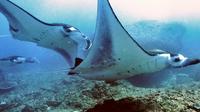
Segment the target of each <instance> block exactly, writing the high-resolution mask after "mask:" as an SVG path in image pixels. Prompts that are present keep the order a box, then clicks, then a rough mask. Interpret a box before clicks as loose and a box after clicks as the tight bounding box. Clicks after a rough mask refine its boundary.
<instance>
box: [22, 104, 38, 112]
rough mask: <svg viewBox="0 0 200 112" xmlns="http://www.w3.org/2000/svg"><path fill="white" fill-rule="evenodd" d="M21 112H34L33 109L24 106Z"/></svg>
mask: <svg viewBox="0 0 200 112" xmlns="http://www.w3.org/2000/svg"><path fill="white" fill-rule="evenodd" d="M21 112H35V110H34V108H33V107H31V106H28V105H26V106H25V107H24V108H23V109H22V111H21Z"/></svg>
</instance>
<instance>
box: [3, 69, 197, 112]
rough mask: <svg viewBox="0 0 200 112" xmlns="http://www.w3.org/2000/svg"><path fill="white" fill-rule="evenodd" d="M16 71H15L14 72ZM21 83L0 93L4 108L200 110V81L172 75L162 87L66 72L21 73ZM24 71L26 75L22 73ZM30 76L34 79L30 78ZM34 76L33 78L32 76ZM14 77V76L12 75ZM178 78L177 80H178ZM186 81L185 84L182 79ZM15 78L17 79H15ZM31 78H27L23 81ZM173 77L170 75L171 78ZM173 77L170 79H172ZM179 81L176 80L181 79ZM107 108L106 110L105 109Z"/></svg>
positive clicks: (39, 111)
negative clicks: (142, 85)
mask: <svg viewBox="0 0 200 112" xmlns="http://www.w3.org/2000/svg"><path fill="white" fill-rule="evenodd" d="M15 75H16V74H15ZM20 75H21V79H20V80H18V81H17V80H15V81H17V82H18V83H19V86H18V87H17V88H16V89H14V90H12V91H10V92H9V93H6V94H1V95H0V101H1V102H0V111H2V112H108V111H109V110H112V111H113V112H118V111H119V110H120V112H133V111H134V112H199V111H200V89H199V88H200V83H199V82H195V81H191V79H189V80H185V78H184V77H186V78H187V75H184V74H182V75H181V74H180V75H177V77H176V78H175V79H176V80H175V83H174V78H172V79H173V80H172V83H171V84H172V85H173V86H169V84H170V83H169V84H168V85H167V86H166V87H162V88H141V87H135V86H133V85H132V84H131V83H129V82H128V81H126V80H121V81H117V82H115V83H114V84H109V83H105V82H103V81H90V80H85V79H82V78H79V77H76V76H66V75H65V72H56V73H51V76H52V77H49V75H50V74H49V73H48V74H42V73H38V74H35V75H37V76H38V77H37V78H36V77H34V75H33V76H32V75H30V74H20ZM23 75H24V76H23ZM27 76H28V77H29V78H30V79H31V80H28V79H27ZM33 77H34V78H35V80H33V79H32V78H33ZM12 78H13V77H12ZM177 79H178V81H177ZM181 79H183V81H185V82H186V84H185V83H184V82H183V81H181ZM13 80H14V79H13ZM24 80H28V81H24ZM170 80H171V79H170ZM170 80H169V81H168V82H170ZM179 82H180V84H177V83H179ZM102 110H104V111H102Z"/></svg>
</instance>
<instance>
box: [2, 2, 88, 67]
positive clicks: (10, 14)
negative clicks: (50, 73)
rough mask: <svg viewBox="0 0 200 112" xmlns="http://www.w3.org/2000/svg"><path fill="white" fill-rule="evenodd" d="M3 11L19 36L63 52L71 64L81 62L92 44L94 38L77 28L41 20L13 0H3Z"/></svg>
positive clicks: (11, 27) (10, 25)
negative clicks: (91, 39) (12, 0)
mask: <svg viewBox="0 0 200 112" xmlns="http://www.w3.org/2000/svg"><path fill="white" fill-rule="evenodd" d="M0 12H2V14H4V15H5V16H6V18H7V20H8V22H9V28H10V32H11V34H12V36H13V37H14V38H15V39H18V40H22V41H29V42H34V43H36V44H37V45H39V46H42V47H45V48H50V49H53V50H55V51H57V52H59V53H60V54H61V55H62V56H63V57H64V58H65V59H66V60H67V62H68V64H69V66H70V67H74V66H75V64H76V63H80V62H79V61H80V60H82V59H84V58H85V55H86V54H87V52H88V49H89V48H90V46H91V41H90V39H89V38H88V37H87V36H85V35H84V34H83V33H81V32H80V31H79V30H78V29H77V28H75V27H73V26H71V25H68V24H62V23H46V22H44V21H41V20H39V19H38V18H36V17H35V16H33V15H32V14H30V13H29V12H27V11H25V10H24V9H23V8H21V7H19V6H18V5H16V4H14V3H13V2H11V1H10V0H0Z"/></svg>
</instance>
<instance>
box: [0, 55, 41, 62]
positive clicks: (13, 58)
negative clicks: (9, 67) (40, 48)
mask: <svg viewBox="0 0 200 112" xmlns="http://www.w3.org/2000/svg"><path fill="white" fill-rule="evenodd" d="M0 61H8V62H11V63H14V64H23V63H40V61H39V60H38V59H37V58H36V57H24V56H8V57H4V58H0Z"/></svg>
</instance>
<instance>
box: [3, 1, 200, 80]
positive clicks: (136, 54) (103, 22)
mask: <svg viewBox="0 0 200 112" xmlns="http://www.w3.org/2000/svg"><path fill="white" fill-rule="evenodd" d="M0 10H1V12H2V13H3V14H4V15H5V16H6V17H7V19H8V21H9V24H10V30H11V33H12V35H13V37H14V38H16V39H19V40H25V41H31V42H35V43H37V44H38V45H40V46H44V47H47V48H50V49H54V50H56V51H59V52H60V53H61V54H62V55H63V56H64V57H66V59H67V60H68V62H70V65H72V66H71V67H73V66H74V67H73V68H72V69H71V71H70V72H69V74H77V75H79V76H81V77H84V78H86V79H93V80H106V81H114V80H119V79H124V78H128V77H131V76H134V75H140V74H148V73H153V72H157V71H161V70H163V69H166V68H170V67H174V68H180V67H185V66H188V65H193V64H197V63H200V60H199V59H189V58H187V57H184V56H183V55H181V54H172V53H169V52H165V51H162V50H151V51H145V49H143V48H142V47H141V46H140V45H139V44H138V43H137V42H136V41H135V40H134V38H133V37H131V36H130V35H129V33H128V32H127V31H126V30H125V29H124V27H123V26H122V24H121V23H120V21H119V20H118V18H117V16H116V15H115V13H114V11H113V9H112V7H111V5H110V3H109V1H108V0H98V13H97V14H98V15H97V22H96V31H95V37H94V41H93V42H92V43H93V44H91V42H90V40H88V38H87V37H86V36H84V35H83V34H82V33H81V32H80V31H79V30H78V29H76V28H74V27H72V26H70V25H64V24H48V23H44V22H42V21H41V20H39V19H37V18H35V17H34V16H32V15H31V14H29V13H28V12H26V11H25V10H23V9H22V8H20V7H19V6H17V5H15V4H14V3H12V2H10V1H9V0H0ZM88 51H89V52H88ZM80 52H82V53H83V54H86V55H84V56H79V55H78V54H79V53H80ZM87 53H88V55H87ZM79 58H81V59H79ZM78 59H79V60H78ZM82 59H83V61H82Z"/></svg>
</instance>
